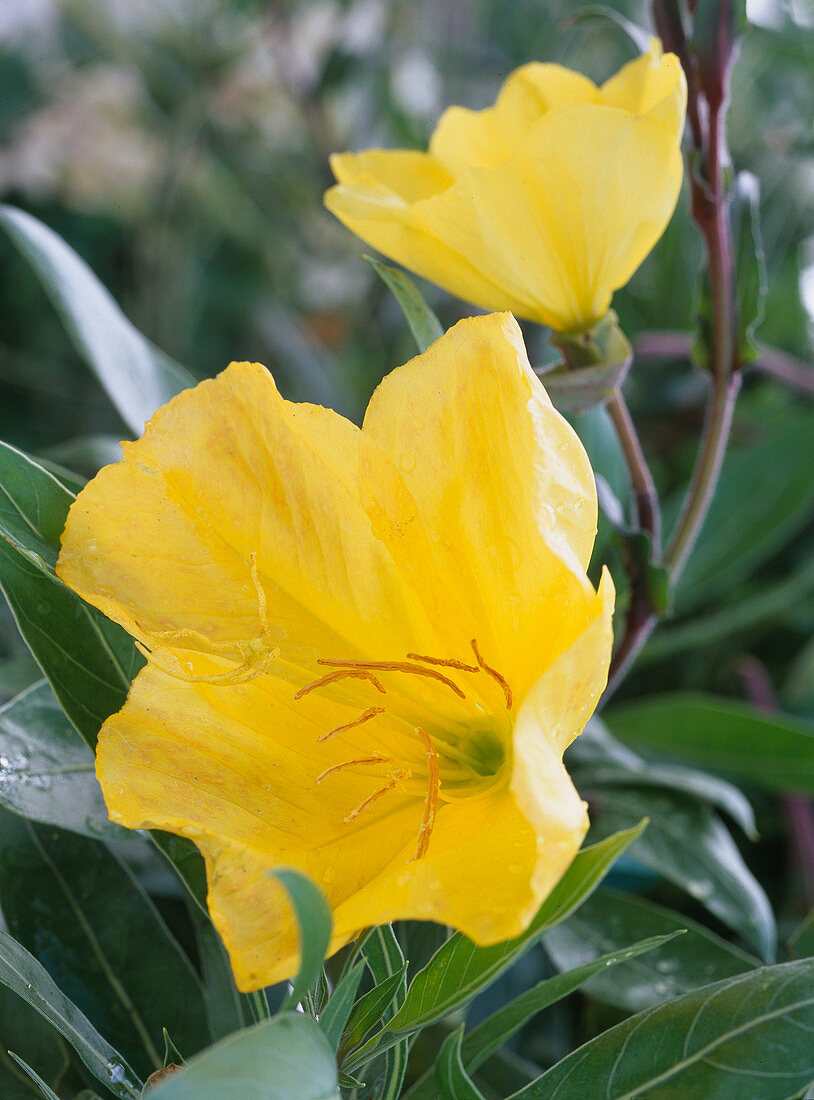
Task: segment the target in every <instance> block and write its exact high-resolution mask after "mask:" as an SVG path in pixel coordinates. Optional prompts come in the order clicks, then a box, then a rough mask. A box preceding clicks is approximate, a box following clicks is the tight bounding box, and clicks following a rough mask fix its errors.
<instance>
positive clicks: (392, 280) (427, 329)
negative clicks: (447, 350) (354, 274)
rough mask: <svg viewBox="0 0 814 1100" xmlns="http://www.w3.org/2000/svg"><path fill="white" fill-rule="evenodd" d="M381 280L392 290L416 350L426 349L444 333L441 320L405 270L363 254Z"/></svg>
mask: <svg viewBox="0 0 814 1100" xmlns="http://www.w3.org/2000/svg"><path fill="white" fill-rule="evenodd" d="M364 258H365V260H367V262H368V263H369V264H370V266H371V267H372V268H373V270H374V271H375V272H376V274H377V275H378V276H379V278H380V279H381V280H382V282H383V283H384V284H385V285H386V286H387V287H388V288H389V289H390V290H391V291H392V292H393V294H394V296H395V299H396V301H397V302H398V304H399V305H400V306H401V311H402V313H403V314H404V318H405V320H406V321H407V324H408V325H409V326H410V332H412V334H413V337H414V339H415V342H416V345H417V346H418V350H419V351H420V352H421V351H426V350H427V348H428V347H429V346H430V344H434V343H435V341H436V340H437V339H438V337H439V336H443V335H444V329H443V326H442V325H441V322H440V321H439V320H438V318H437V317H436V316H435V314H434V313H433V311H432V310H431V309H430V307H429V306H428V305H427V303H426V302H425V301H424V299H423V297H422V295H421V293H420V291H419V290H418V288H417V287H416V285H415V283H414V282H413V280H412V279H411V278H410V276H409V275H408V274H407V272H406V271H401V270H399V268H397V267H390V266H389V264H383V263H381V261H379V260H376V259H374V258H373V257H372V256H365V257H364Z"/></svg>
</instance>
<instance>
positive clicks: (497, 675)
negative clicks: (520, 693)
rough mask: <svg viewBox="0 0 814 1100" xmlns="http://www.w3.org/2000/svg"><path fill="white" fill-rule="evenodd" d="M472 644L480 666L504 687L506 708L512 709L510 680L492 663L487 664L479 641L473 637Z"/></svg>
mask: <svg viewBox="0 0 814 1100" xmlns="http://www.w3.org/2000/svg"><path fill="white" fill-rule="evenodd" d="M471 645H472V652H473V653H474V654H475V658H476V660H477V662H478V664H479V665H480V667H481V668H482V669H483V671H484V672H485V673H486V674H487V676H491V677H492V679H493V680H497V682H498V683H499V684H500V686H501V687H502V688H503V694H504V695H505V696H506V709H507V710H511V709H512V689H511V688H510V687H509V684H508V681H506V680H505V679H504V678H503V677H502V676H501V675H500V673H499V672H498V671H497V669H496V668H492V666H491V665H487V663H486V661H484V659H483V657H482V656H481V653H480V650H479V649H478V643H477V641H476V640H475V639H474V638H473V639H472V642H471Z"/></svg>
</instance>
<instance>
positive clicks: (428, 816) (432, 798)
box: [413, 727, 441, 860]
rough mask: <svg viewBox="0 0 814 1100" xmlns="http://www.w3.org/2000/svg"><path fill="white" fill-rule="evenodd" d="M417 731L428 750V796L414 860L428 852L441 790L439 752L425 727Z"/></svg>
mask: <svg viewBox="0 0 814 1100" xmlns="http://www.w3.org/2000/svg"><path fill="white" fill-rule="evenodd" d="M416 732H417V733H418V734H420V735H421V739H422V741H423V742H424V747H425V749H426V750H427V798H426V801H425V802H424V816H423V817H422V819H421V825H420V826H419V828H418V844H417V845H416V850H415V855H414V856H413V860H416V859H421V858H422V857H423V856H425V855H426V854H427V849H428V848H429V846H430V837H431V836H432V830H433V826H434V825H435V817H436V814H437V813H438V795H439V792H440V790H441V777H440V774H439V767H438V753H437V752H436V751H435V745H433V743H432V741H431V739H430V737H429V735H428V734H427V733H426V732H425V731H424V730H423V729H421V728H420V727H418V728H417V730H416Z"/></svg>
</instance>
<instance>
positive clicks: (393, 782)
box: [345, 768, 411, 825]
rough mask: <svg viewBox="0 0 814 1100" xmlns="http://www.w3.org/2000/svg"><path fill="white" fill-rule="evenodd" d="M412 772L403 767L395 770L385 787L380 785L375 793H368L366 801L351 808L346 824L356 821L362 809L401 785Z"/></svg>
mask: <svg viewBox="0 0 814 1100" xmlns="http://www.w3.org/2000/svg"><path fill="white" fill-rule="evenodd" d="M410 774H411V773H410V772H408V771H406V770H405V769H403V768H399V769H398V771H395V772H393V774H392V775H391V776H390V778H389V779H388V781H387V782H386V783H385V785H384V786H383V787H380V788H379V789H378V791H374V792H373V794H371V795H368V797H367V798H366V799H365V800H364V802H360V803H359V805H358V806H357V807H356V809H355V810H351V812H350V813H349V814H348V816H347V817H346V818H345V824H346V825H349V824H350V823H351V821H354V820H355V819H356V818H357V817H358V816H359V814H360V813H361V812H362V810H366V809H367V808H368V806H370V805H372V804H373V803H374V802H376V801H377V800H378V799H380V798H381V797H382V795H383V794H387V792H388V791H392V790H393V789H394V788H395V787H397V786H398V785H399V783H401V781H402V779H409V778H410Z"/></svg>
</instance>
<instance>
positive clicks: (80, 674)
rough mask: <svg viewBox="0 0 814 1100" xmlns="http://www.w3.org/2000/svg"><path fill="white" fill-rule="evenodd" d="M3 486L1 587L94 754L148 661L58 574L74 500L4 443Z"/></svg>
mask: <svg viewBox="0 0 814 1100" xmlns="http://www.w3.org/2000/svg"><path fill="white" fill-rule="evenodd" d="M0 486H2V487H3V491H2V494H0V498H1V499H2V501H3V502H4V503H2V504H1V505H0V588H2V590H3V592H4V593H5V596H6V599H7V600H8V602H9V606H10V607H11V610H12V613H13V614H14V618H15V620H16V622H17V625H18V627H19V629H20V633H21V634H22V636H23V638H24V639H25V641H26V643H27V644H28V647H29V649H30V650H31V652H32V653H33V654H34V657H35V658H36V659H37V662H38V663H39V665H40V667H41V668H42V670H43V672H44V673H45V676H46V677H47V679H48V681H49V683H50V684H51V687H52V688H53V689H54V694H55V695H56V697H57V699H58V700H59V702H60V704H61V705H62V708H63V709H64V711H65V713H66V714H67V716H68V718H69V719H70V720H71V722H72V723H73V725H74V726H75V727H76V729H77V730H78V732H79V733H80V734H81V735H82V737H83V738H84V740H85V741H86V742H87V744H88V745H90V746H91V748H93V746H94V745H95V743H96V735H97V733H98V732H99V729H100V727H101V725H102V723H103V722H104V720H105V719H106V718H108V717H109V716H110V715H111V714H114V713H115V712H116V711H117V710H120V709H121V707H122V705H123V703H124V700H125V698H126V696H127V691H128V689H129V687H130V682H131V680H132V679H133V677H134V676H135V674H136V672H137V671H138V669H139V668H140V667H141V666H142V665H143V663H144V662H143V659H142V658H141V656H140V655H139V653H138V651H137V650H136V648H135V646H134V644H133V641H132V639H131V638H130V636H129V635H128V634H126V633H125V631H124V630H122V629H121V627H119V626H116V624H115V623H112V622H110V620H109V619H107V618H105V616H104V615H102V614H101V612H99V611H96V609H95V608H92V607H90V606H89V605H88V604H86V603H85V602H84V601H83V600H81V599H80V598H79V597H78V596H76V595H74V593H73V592H71V591H70V589H68V588H66V586H65V585H64V584H63V583H62V581H60V580H59V579H58V578H57V577H56V576H55V575H54V573H53V566H54V563H55V562H56V560H57V555H58V553H59V536H60V533H61V531H62V528H63V526H64V524H65V518H66V516H67V514H68V508H69V507H70V505H71V502H72V501H73V499H74V498H73V494H71V493H69V492H68V491H67V490H66V489H64V488H63V487H62V486H61V485H60V484H59V482H58V481H57V480H56V479H55V478H54V477H53V476H52V475H51V474H50V473H48V471H47V470H44V469H43V468H42V467H41V466H39V465H38V464H37V463H36V462H34V461H33V459H31V458H29V457H28V456H27V455H24V454H22V452H20V451H16V450H15V449H14V448H13V447H9V446H8V445H7V444H0Z"/></svg>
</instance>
